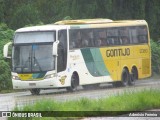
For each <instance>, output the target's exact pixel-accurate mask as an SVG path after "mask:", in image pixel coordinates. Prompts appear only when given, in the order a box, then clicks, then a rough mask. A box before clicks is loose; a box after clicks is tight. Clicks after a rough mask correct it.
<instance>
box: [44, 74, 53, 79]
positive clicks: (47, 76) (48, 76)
mask: <svg viewBox="0 0 160 120" xmlns="http://www.w3.org/2000/svg"><path fill="white" fill-rule="evenodd" d="M55 76H56V74H55V73H54V74H49V75H46V76H45V77H44V79H48V78H53V77H55Z"/></svg>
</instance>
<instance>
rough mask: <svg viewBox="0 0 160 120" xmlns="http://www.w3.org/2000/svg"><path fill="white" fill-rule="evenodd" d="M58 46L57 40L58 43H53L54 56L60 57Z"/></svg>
mask: <svg viewBox="0 0 160 120" xmlns="http://www.w3.org/2000/svg"><path fill="white" fill-rule="evenodd" d="M58 44H59V40H57V41H55V42H54V43H53V55H54V56H58V52H57V51H58Z"/></svg>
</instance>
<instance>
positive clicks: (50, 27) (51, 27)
mask: <svg viewBox="0 0 160 120" xmlns="http://www.w3.org/2000/svg"><path fill="white" fill-rule="evenodd" d="M67 27H68V26H66V25H65V26H64V25H54V24H49V25H41V26H31V27H24V28H20V29H18V30H16V31H15V32H31V31H54V30H59V29H66V28H67Z"/></svg>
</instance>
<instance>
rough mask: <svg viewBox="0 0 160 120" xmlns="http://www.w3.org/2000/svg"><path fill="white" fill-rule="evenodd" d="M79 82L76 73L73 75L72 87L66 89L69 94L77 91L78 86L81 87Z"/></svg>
mask: <svg viewBox="0 0 160 120" xmlns="http://www.w3.org/2000/svg"><path fill="white" fill-rule="evenodd" d="M78 81H79V78H78V75H77V74H76V73H73V75H72V77H71V86H70V87H67V88H66V89H67V91H69V92H73V91H76V89H77V86H78V85H79V82H78Z"/></svg>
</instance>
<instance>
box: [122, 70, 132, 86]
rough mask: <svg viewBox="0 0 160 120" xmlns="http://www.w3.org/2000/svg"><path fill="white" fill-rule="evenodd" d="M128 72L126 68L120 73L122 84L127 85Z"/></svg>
mask: <svg viewBox="0 0 160 120" xmlns="http://www.w3.org/2000/svg"><path fill="white" fill-rule="evenodd" d="M129 78H130V77H129V72H128V70H127V69H123V71H122V75H121V84H122V86H127V85H128V81H129Z"/></svg>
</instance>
